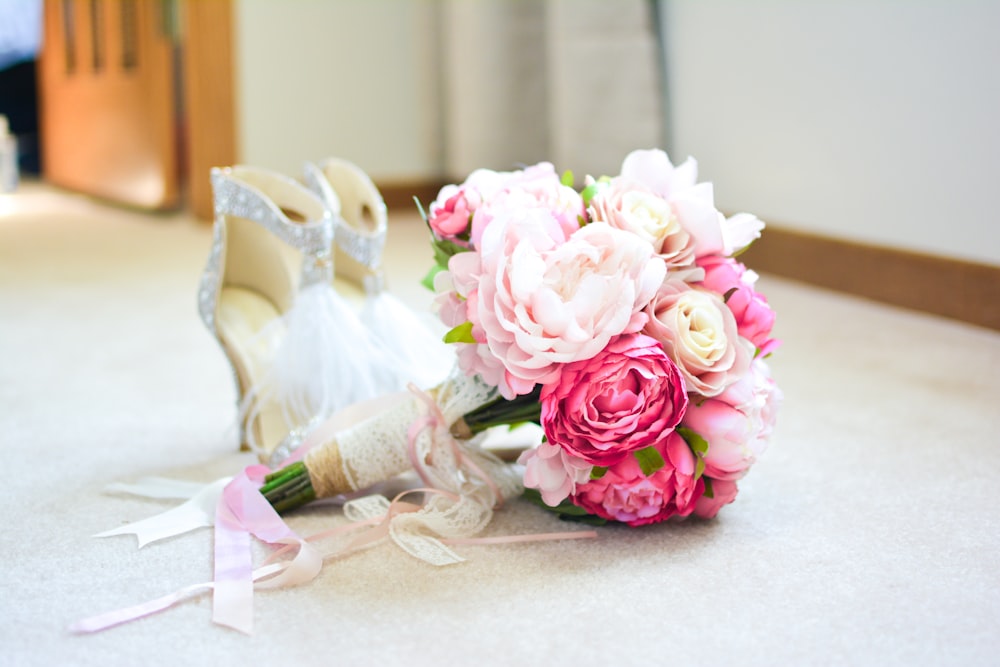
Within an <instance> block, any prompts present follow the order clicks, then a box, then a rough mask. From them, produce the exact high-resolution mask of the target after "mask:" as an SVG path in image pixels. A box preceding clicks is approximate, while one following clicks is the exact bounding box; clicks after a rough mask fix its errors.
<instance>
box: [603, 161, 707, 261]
mask: <svg viewBox="0 0 1000 667" xmlns="http://www.w3.org/2000/svg"><path fill="white" fill-rule="evenodd" d="M597 187H598V189H597V193H596V194H595V195H594V197H593V198H592V199H591V200H590V208H589V209H588V212H589V213H590V218H591V219H592V220H595V221H602V222H607V223H608V224H609V225H611V226H612V227H617V228H618V229H624V230H625V231H627V232H632V233H633V234H636V235H638V236H639V237H640V238H643V239H645V240H647V241H649V243H650V244H651V245H652V246H653V251H654V252H656V253H657V254H658V255H659V256H660V258H661V259H663V261H664V262H666V264H667V267H668V269H673V268H681V267H688V266H691V265H692V264H693V263H694V239H693V238H692V237H691V235H690V234H688V232H687V230H686V229H684V227H683V226H682V225H681V224H680V222H679V221H678V220H677V216H676V215H675V214H674V211H673V208H672V207H671V206H670V203H669V202H668V201H667V200H666V199H664V198H663V197H661V196H659V195H657V194H656V193H654V192H653V191H652V190H651V189H650V188H648V187H647V186H645V185H643V184H642V183H640V182H638V181H631V180H629V179H627V178H622V177H618V178H613V179H611V181H610V182H609V183H607V184H606V185H598V186H597Z"/></svg>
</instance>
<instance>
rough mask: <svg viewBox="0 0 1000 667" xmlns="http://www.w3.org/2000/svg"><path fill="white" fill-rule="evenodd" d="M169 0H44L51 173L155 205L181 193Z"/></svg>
mask: <svg viewBox="0 0 1000 667" xmlns="http://www.w3.org/2000/svg"><path fill="white" fill-rule="evenodd" d="M175 8H176V5H175V3H174V2H171V1H170V0H45V4H44V46H43V50H42V54H41V57H40V62H39V104H40V118H41V123H40V125H41V138H42V156H43V169H44V174H43V175H44V177H45V179H46V180H47V181H49V182H51V183H53V184H56V185H60V186H63V187H66V188H69V189H73V190H77V191H80V192H85V193H88V194H92V195H97V196H99V197H103V198H107V199H110V200H113V201H117V202H121V203H125V204H129V205H133V206H138V207H142V208H149V209H162V208H170V207H174V206H176V205H177V204H178V203H179V201H180V180H179V165H180V159H179V152H180V143H179V141H178V117H179V113H178V109H177V96H176V90H175V88H176V85H175V81H176V70H177V65H176V60H177V49H176V48H175V39H174V38H173V35H174V34H175V27H174V23H175V14H176V12H175Z"/></svg>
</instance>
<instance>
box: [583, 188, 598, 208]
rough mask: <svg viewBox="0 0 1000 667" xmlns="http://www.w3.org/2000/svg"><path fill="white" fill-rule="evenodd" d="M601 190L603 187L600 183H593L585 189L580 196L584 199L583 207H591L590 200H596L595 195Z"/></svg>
mask: <svg viewBox="0 0 1000 667" xmlns="http://www.w3.org/2000/svg"><path fill="white" fill-rule="evenodd" d="M600 189H601V185H600V184H599V183H591V184H590V185H588V186H587V187H585V188H584V189H583V192H581V193H580V195H581V196H582V197H583V205H584V206H585V207H589V206H590V200H591V199H593V198H594V195H596V194H597V192H598V190H600Z"/></svg>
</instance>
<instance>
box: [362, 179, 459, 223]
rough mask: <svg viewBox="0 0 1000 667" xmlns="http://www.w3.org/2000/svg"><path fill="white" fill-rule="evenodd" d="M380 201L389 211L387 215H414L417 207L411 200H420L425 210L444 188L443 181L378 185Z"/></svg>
mask: <svg viewBox="0 0 1000 667" xmlns="http://www.w3.org/2000/svg"><path fill="white" fill-rule="evenodd" d="M376 185H377V186H378V189H379V191H380V192H381V193H382V199H384V200H385V206H386V208H388V209H389V215H390V216H391V215H392V214H393V213H404V212H405V213H416V212H417V210H418V209H417V205H416V203H414V201H413V198H414V197H416V198H417V199H419V200H420V205H421V206H423V207H424V208H427V207H428V206H429V205H430V203H431V202H432V201H434V200H435V199H437V196H438V192H439V191H440V190H441V188H442V187H444V185H445V183H444V181H441V182H440V183H439V182H435V181H423V182H414V183H399V182H394V183H378V184H376Z"/></svg>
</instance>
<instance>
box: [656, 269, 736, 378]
mask: <svg viewBox="0 0 1000 667" xmlns="http://www.w3.org/2000/svg"><path fill="white" fill-rule="evenodd" d="M647 310H648V313H649V315H650V319H649V322H648V324H647V325H646V327H645V329H643V333H645V334H648V335H650V336H652V337H653V338H655V339H656V340H658V341H660V343H662V344H663V349H664V350H666V352H667V355H668V356H669V357H670V358H671V359H673V360H674V362H675V363H676V364H677V366H678V367H679V368H680V369H681V373H683V374H684V379H685V380H686V381H687V386H688V390H689V391H694V392H697V393H698V394H701V395H702V396H716V395H718V394H720V393H722V391H723V390H725V388H726V387H728V386H729V385H731V384H733V383H734V382H736V381H737V380H739V379H740V378H741V377H742V376H743V375H744V374H745V373H746V372H747V369H748V368H749V367H750V362H751V360H752V359H753V352H754V350H753V345H752V344H751V343H750V341H748V340H746V339H745V338H742V337H740V335H739V331H738V329H737V326H736V318H735V317H734V316H733V313H732V311H730V310H729V308H727V307H726V304H725V303H724V302H723V300H722V296H721V295H719V294H716V293H715V292H712V291H709V290H705V289H702V288H693V287H690V286H689V285H687V284H686V283H684V282H681V281H678V280H670V281H667V282H665V283H663V284H662V285H661V287H660V290H659V292H657V294H656V296H655V297H654V298H653V300H652V301H651V302H650V304H649V308H648V309H647Z"/></svg>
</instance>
